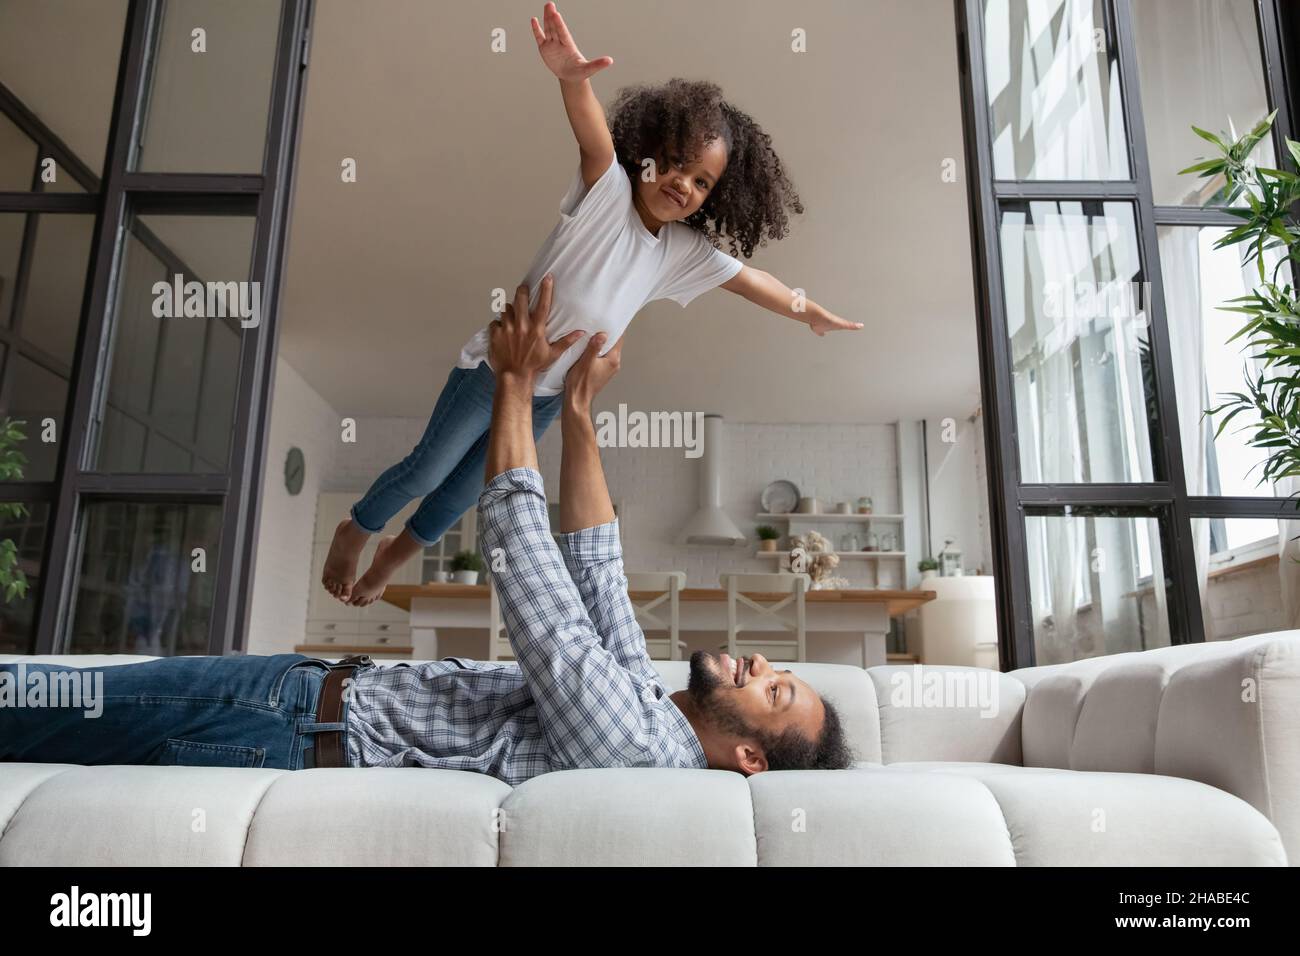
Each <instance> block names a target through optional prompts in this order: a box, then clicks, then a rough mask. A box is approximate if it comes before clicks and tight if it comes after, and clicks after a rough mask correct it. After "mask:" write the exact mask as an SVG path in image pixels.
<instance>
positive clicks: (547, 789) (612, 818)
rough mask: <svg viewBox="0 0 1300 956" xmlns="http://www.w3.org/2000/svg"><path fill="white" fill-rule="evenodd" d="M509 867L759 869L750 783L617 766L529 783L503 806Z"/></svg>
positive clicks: (710, 774)
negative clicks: (748, 784) (709, 867)
mask: <svg viewBox="0 0 1300 956" xmlns="http://www.w3.org/2000/svg"><path fill="white" fill-rule="evenodd" d="M503 809H504V816H505V831H504V832H503V833H502V834H501V865H502V866H542V865H546V866H634V865H635V866H753V865H754V863H755V850H754V817H753V810H752V805H751V802H750V795H749V787H748V786H747V785H746V783H745V778H744V777H743V776H742V775H740V774H738V773H731V772H730V771H726V770H686V769H681V768H675V767H663V768H659V767H655V768H646V767H618V768H611V769H599V770H562V771H557V772H555V773H546V774H542V775H541V776H540V777H533V778H532V779H530V780H525V781H524V782H523V783H521V784H520V785H519V786H518V787H516V788H515V790H514V792H513V793H511V794H510V795H509V796H508V797H507V798H506V801H505V805H504V808H503Z"/></svg>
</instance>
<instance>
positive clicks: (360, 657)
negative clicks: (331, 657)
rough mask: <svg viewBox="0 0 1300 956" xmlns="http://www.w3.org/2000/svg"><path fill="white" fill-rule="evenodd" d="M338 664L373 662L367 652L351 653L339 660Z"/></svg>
mask: <svg viewBox="0 0 1300 956" xmlns="http://www.w3.org/2000/svg"><path fill="white" fill-rule="evenodd" d="M339 663H340V664H373V663H374V661H372V660H371V659H370V655H369V654H352V655H351V656H349V657H345V658H343V660H341V661H339Z"/></svg>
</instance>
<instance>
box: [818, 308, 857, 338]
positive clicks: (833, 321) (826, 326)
mask: <svg viewBox="0 0 1300 956" xmlns="http://www.w3.org/2000/svg"><path fill="white" fill-rule="evenodd" d="M808 328H810V329H812V330H813V331H814V332H816V333H817V334H818V335H825V334H826V333H827V332H838V331H841V330H843V329H860V328H862V323H861V322H850V321H849V320H848V319H841V318H840V317H839V316H838V315H836V314H835V313H833V312H822V313H821V314H819V315H815V316H813V317H812V318H811V319H810V320H809V321H808Z"/></svg>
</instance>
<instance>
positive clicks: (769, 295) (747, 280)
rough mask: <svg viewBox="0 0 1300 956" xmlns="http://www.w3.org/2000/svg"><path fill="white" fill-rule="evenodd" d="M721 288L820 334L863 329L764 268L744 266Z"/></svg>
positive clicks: (858, 323)
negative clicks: (794, 288)
mask: <svg viewBox="0 0 1300 956" xmlns="http://www.w3.org/2000/svg"><path fill="white" fill-rule="evenodd" d="M722 288H724V289H726V290H727V291H728V292H734V293H736V295H739V296H743V297H744V298H746V299H748V300H749V301H750V302H753V303H754V304H755V305H761V306H762V307H763V308H765V309H768V310H769V311H772V312H775V313H776V314H777V315H783V316H785V317H786V318H787V319H794V320H795V321H796V322H803V323H805V324H806V325H807V326H808V327H809V328H810V329H812V330H813V331H814V332H816V333H817V334H818V335H825V334H826V333H827V332H832V331H835V330H837V329H860V328H862V323H861V322H850V321H849V320H848V319H841V318H840V317H839V316H838V315H836V314H835V313H833V312H828V311H827V310H825V309H823V308H822V307H821V306H820V305H818V304H817V303H816V302H814V301H813V300H812V299H808V298H804V297H802V296H798V295H795V292H794V290H793V289H791V288H789V287H788V286H787V285H786V284H785V283H784V282H782V281H781V280H780V279H778V278H777V277H776V276H774V275H772V274H771V273H770V272H764V271H763V270H762V269H753V268H751V267H749V266H741V269H740V271H739V272H737V273H736V274H735V275H734V276H732V277H731V278H730V279H728V280H727V281H726V282H724V283H722Z"/></svg>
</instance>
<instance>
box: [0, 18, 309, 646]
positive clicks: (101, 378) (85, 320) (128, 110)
mask: <svg viewBox="0 0 1300 956" xmlns="http://www.w3.org/2000/svg"><path fill="white" fill-rule="evenodd" d="M165 4H166V0H129V5H128V8H127V13H126V24H125V30H124V34H123V40H122V52H121V55H120V58H119V61H118V74H117V80H116V87H115V91H114V96H113V115H112V119H111V123H110V127H109V135H108V142H107V148H106V156H105V160H104V165H103V177H102V179H101V178H100V177H98V176H96V175H95V174H94V172H93V171H92V170H90V169H89V168H87V167H86V165H85V164H84V163H83V162H81V161H80V160H78V159H77V158H76V157H75V155H73V154H72V152H71V151H70V150H69V149H68V148H67V146H66V145H65V144H64V143H63V142H62V141H61V140H60V139H59V137H58V136H57V134H56V133H55V132H54V131H51V130H48V129H47V128H46V127H45V126H44V125H43V124H42V123H41V122H40V120H39V119H38V118H37V117H36V116H34V115H33V114H32V113H31V111H30V110H28V109H27V108H26V107H25V106H24V105H23V104H22V103H21V102H20V101H19V100H18V99H17V97H15V96H14V95H13V94H12V92H11V91H9V90H8V89H6V88H4V87H3V85H2V84H0V111H3V112H4V113H6V114H8V115H9V116H10V118H11V119H12V120H13V121H14V122H15V123H16V124H17V125H18V126H19V128H20V129H21V130H22V131H23V132H24V133H25V134H26V135H28V136H29V137H31V138H32V139H34V140H36V142H37V144H38V163H37V171H38V173H39V160H40V158H42V157H45V156H52V157H53V158H54V159H55V161H56V163H57V164H58V167H59V169H60V171H61V172H64V173H68V174H70V175H72V177H73V178H74V179H76V180H77V182H78V183H79V185H81V187H82V188H83V189H85V190H86V192H85V193H84V194H80V193H44V192H42V191H41V190H40V188H39V187H40V184H39V176H37V180H38V181H37V182H35V183H34V191H33V192H31V193H13V192H0V212H38V213H52V214H56V213H67V212H80V213H93V214H94V215H95V217H96V219H95V226H94V234H93V239H92V244H91V250H90V258H89V264H88V278H87V281H86V283H85V287H84V294H83V300H82V305H81V314H80V318H79V325H78V335H77V343H76V348H75V351H74V353H73V360H72V367H71V376H70V378H69V385H68V398H67V404H66V407H65V409H64V416H63V421H62V434H61V437H60V441H59V443H58V453H57V470H56V473H55V476H54V479H53V480H52V481H45V482H14V483H6V484H5V485H3V486H2V490H0V496H2V497H3V498H4V500H7V501H21V502H24V503H29V504H30V503H33V502H46V503H47V504H48V505H49V507H50V521H49V523H48V526H47V529H46V540H45V547H44V550H43V555H44V558H45V563H44V567H43V568H42V573H41V580H40V587H39V589H38V593H37V595H36V601H35V617H34V634H33V635H32V640H31V642H30V643H31V647H30V648H29V650H30V652H32V653H36V654H59V653H66V652H67V651H68V650H69V644H70V640H71V633H70V629H71V620H72V618H71V614H72V611H73V602H74V600H75V597H76V585H77V577H78V572H79V569H80V565H81V553H80V550H81V546H82V544H83V536H82V532H83V521H82V519H83V514H84V506H85V505H86V504H87V503H89V502H92V501H102V500H113V501H139V502H151V503H161V502H184V503H196V504H203V503H216V504H219V505H221V506H223V509H224V510H223V513H222V521H221V533H220V543H219V551H218V555H217V556H216V561H215V566H213V567H209V568H208V569H207V573H209V574H215V575H217V579H216V582H215V583H216V593H215V598H214V602H213V607H212V616H211V619H210V621H209V628H208V648H207V652H208V653H211V654H228V653H237V652H241V651H242V650H243V649H244V646H245V641H246V634H247V629H248V616H249V611H250V608H251V603H252V602H251V598H252V594H251V591H252V587H251V585H252V580H253V571H254V558H255V554H256V544H257V527H258V521H259V517H260V483H261V475H262V471H263V467H264V461H265V455H266V445H267V439H268V434H267V433H268V423H269V413H270V396H271V394H272V389H273V387H274V378H275V360H276V354H277V351H278V338H279V325H280V323H279V298H280V290H281V288H282V285H283V283H282V281H281V280H282V273H283V263H284V245H285V238H286V236H287V232H288V221H289V211H290V200H291V197H292V191H293V189H292V187H293V174H294V167H295V160H296V155H297V147H298V140H299V134H300V129H301V121H302V105H303V89H304V85H305V82H306V68H307V63H308V56H307V54H308V50H309V38H310V28H311V21H312V16H313V12H314V9H313V2H312V0H282V2H281V5H280V11H279V13H280V16H279V21H278V26H277V29H278V36H277V42H276V52H275V64H274V68H273V74H272V80H271V88H270V91H269V95H270V106H269V110H268V122H267V131H266V136H265V143H264V151H263V158H262V169H261V171H260V172H259V173H256V174H207V173H153V172H142V171H132V170H131V169H130V168H129V162H130V161H131V159H132V155H131V154H132V150H133V149H134V145H135V141H136V139H137V133H138V130H139V129H140V128H141V125H142V121H143V116H144V109H145V107H146V105H147V103H146V98H147V96H148V88H149V83H150V81H151V76H150V74H151V72H152V65H153V64H152V55H151V54H152V51H151V45H152V44H153V43H154V41H155V40H156V38H157V35H158V28H159V26H160V24H161V18H162V13H163V10H164V7H165ZM160 213H161V214H192V215H204V214H206V215H221V214H232V213H233V214H243V215H248V216H250V217H255V219H254V238H253V246H252V260H251V269H250V273H249V276H248V278H249V281H257V282H260V284H261V286H260V288H261V296H262V310H261V323H260V326H259V328H258V329H257V331H256V334H251V335H250V334H244V335H242V336H241V338H240V357H239V379H238V386H237V390H236V395H235V407H234V413H233V427H232V434H231V441H230V448H229V457H228V460H227V462H226V465H225V468H226V470H225V471H224V472H220V473H213V474H184V473H161V472H160V473H134V474H132V473H113V472H105V471H98V470H96V469H95V468H94V467H93V462H92V460H91V456H92V455H93V454H94V452H95V449H96V446H97V431H98V428H99V425H100V422H101V421H102V415H103V412H104V405H105V404H106V397H107V390H108V375H109V374H110V371H111V370H110V369H109V367H108V362H107V356H106V354H105V346H106V344H107V343H106V341H105V339H106V336H108V334H109V333H110V328H109V326H110V324H111V322H112V318H113V313H114V311H115V305H116V303H115V301H114V300H115V294H116V281H117V277H118V271H119V267H120V265H121V263H122V256H123V253H124V247H125V243H126V235H127V226H128V225H129V224H130V223H131V222H132V221H133V219H134V217H136V216H139V215H149V214H160ZM30 219H31V217H29V223H30ZM29 228H30V226H29ZM26 244H27V240H26V239H25V240H24V247H26ZM21 272H22V270H21V269H20V274H21ZM6 351H8V350H6Z"/></svg>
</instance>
